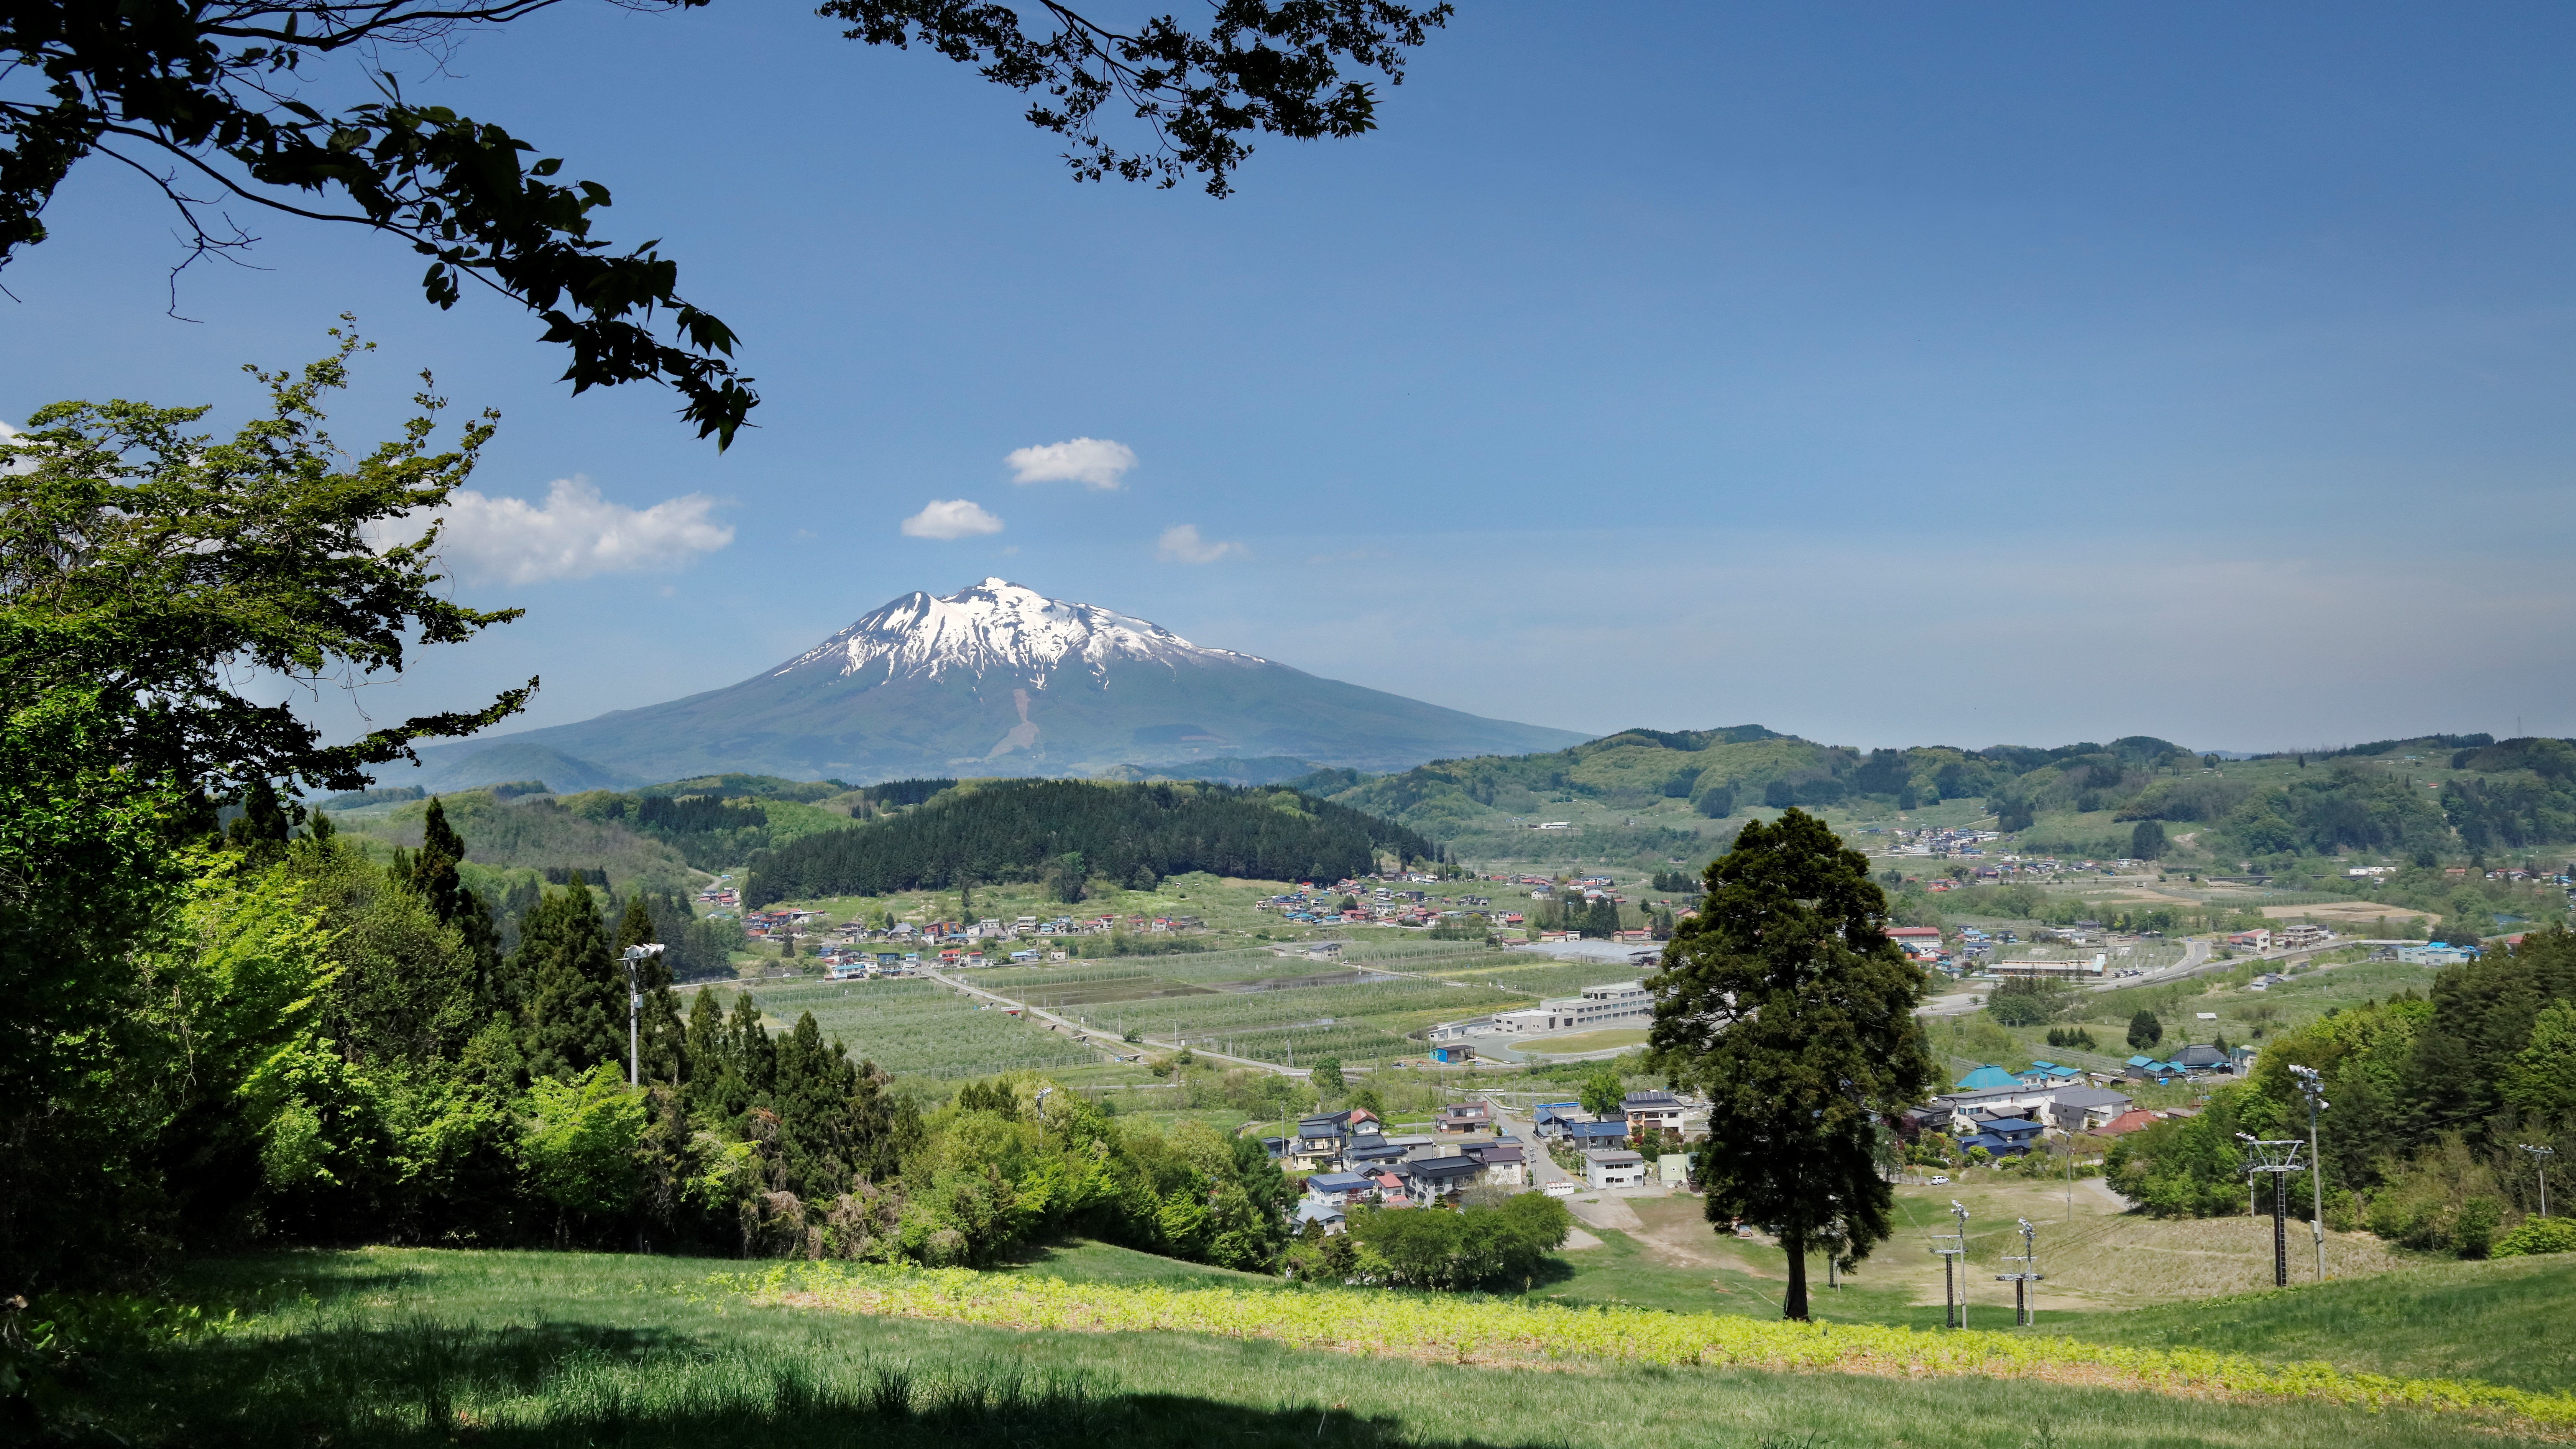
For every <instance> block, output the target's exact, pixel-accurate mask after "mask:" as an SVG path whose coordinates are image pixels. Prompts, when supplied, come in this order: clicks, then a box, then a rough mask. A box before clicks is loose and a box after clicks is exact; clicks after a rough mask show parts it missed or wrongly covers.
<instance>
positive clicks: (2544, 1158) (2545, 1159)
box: [2514, 1142, 2558, 1218]
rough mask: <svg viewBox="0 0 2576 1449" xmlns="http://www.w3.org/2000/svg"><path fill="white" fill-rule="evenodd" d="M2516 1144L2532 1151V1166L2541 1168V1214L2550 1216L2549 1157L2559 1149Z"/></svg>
mask: <svg viewBox="0 0 2576 1449" xmlns="http://www.w3.org/2000/svg"><path fill="white" fill-rule="evenodd" d="M2514 1145H2515V1146H2517V1147H2519V1148H2521V1149H2522V1150H2523V1151H2525V1152H2528V1153H2530V1154H2531V1163H2532V1166H2534V1167H2537V1168H2539V1169H2540V1215H2541V1216H2542V1217H2544V1218H2545V1217H2547V1216H2549V1159H2551V1158H2553V1157H2556V1156H2557V1155H2558V1149H2557V1148H2555V1147H2534V1146H2532V1145H2531V1144H2529V1143H2527V1142H2517V1143H2515V1144H2514Z"/></svg>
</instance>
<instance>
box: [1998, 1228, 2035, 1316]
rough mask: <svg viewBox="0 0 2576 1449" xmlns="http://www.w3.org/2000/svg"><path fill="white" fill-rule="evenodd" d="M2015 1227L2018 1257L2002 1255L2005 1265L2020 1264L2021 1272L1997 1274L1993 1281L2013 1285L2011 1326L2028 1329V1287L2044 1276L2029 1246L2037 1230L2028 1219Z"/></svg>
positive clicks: (2029, 1310) (2029, 1292)
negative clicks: (2018, 1236) (2017, 1228)
mask: <svg viewBox="0 0 2576 1449" xmlns="http://www.w3.org/2000/svg"><path fill="white" fill-rule="evenodd" d="M2017 1226H2018V1227H2020V1229H2021V1252H2020V1253H2019V1254H2018V1255H2016V1254H2012V1253H2006V1254H2005V1255H2004V1261H2005V1262H2007V1263H2019V1264H2021V1271H2020V1272H2018V1273H1997V1274H1996V1275H1995V1281H1996V1282H1998V1283H2010V1284H2011V1285H2013V1326H2014V1327H2015V1328H2028V1327H2029V1326H2030V1324H2031V1317H2032V1315H2031V1307H2030V1294H2031V1290H2030V1285H2031V1284H2033V1283H2036V1282H2038V1281H2039V1280H2040V1278H2041V1277H2042V1276H2044V1275H2042V1274H2041V1273H2040V1271H2039V1251H2038V1250H2037V1249H2036V1248H2033V1247H2032V1246H2031V1236H2032V1234H2034V1233H2037V1232H2038V1231H2039V1230H2038V1229H2037V1228H2034V1227H2032V1226H2031V1225H2030V1219H2028V1218H2023V1219H2021V1221H2020V1222H2019V1223H2018V1224H2017Z"/></svg>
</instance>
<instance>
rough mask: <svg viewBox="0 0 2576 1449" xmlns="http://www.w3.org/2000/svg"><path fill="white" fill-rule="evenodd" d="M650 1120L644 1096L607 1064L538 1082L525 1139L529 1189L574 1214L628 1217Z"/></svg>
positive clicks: (530, 1096) (531, 1090)
mask: <svg viewBox="0 0 2576 1449" xmlns="http://www.w3.org/2000/svg"><path fill="white" fill-rule="evenodd" d="M644 1122H645V1115H644V1094H643V1093H642V1092H640V1091H634V1090H631V1089H629V1088H628V1087H627V1085H626V1079H625V1077H624V1075H623V1074H621V1073H620V1072H618V1070H617V1069H616V1068H614V1067H612V1066H610V1065H609V1064H607V1063H605V1062H602V1063H600V1064H599V1065H598V1066H595V1067H593V1068H591V1069H590V1070H589V1071H587V1072H585V1073H583V1074H582V1075H580V1076H578V1077H576V1078H573V1079H571V1080H569V1081H563V1080H557V1079H555V1078H552V1077H543V1076H541V1077H538V1078H537V1079H536V1080H535V1081H533V1082H531V1083H529V1085H528V1125H527V1129H526V1131H525V1133H524V1134H523V1135H522V1136H521V1137H520V1139H519V1154H520V1158H521V1160H522V1161H523V1162H525V1163H526V1165H527V1173H528V1185H529V1187H530V1188H531V1190H533V1191H534V1192H535V1193H536V1195H537V1196H538V1197H540V1198H542V1199H544V1200H545V1201H546V1202H549V1203H552V1204H553V1205H554V1206H556V1207H557V1208H559V1209H561V1210H562V1211H563V1212H565V1213H567V1214H570V1215H572V1216H575V1217H582V1218H611V1217H618V1216H621V1215H623V1214H624V1213H625V1212H626V1211H627V1209H628V1208H629V1206H630V1205H631V1204H632V1203H633V1201H634V1199H635V1194H636V1189H637V1187H638V1186H639V1185H640V1181H641V1177H640V1172H639V1164H638V1163H637V1161H636V1153H635V1149H636V1146H637V1144H638V1143H639V1142H641V1141H642V1139H643V1136H644Z"/></svg>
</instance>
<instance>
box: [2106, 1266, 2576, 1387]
mask: <svg viewBox="0 0 2576 1449" xmlns="http://www.w3.org/2000/svg"><path fill="white" fill-rule="evenodd" d="M2301 1251H2302V1246H2301V1245H2298V1244H2294V1245H2293V1246H2292V1249H2291V1264H2292V1268H2291V1271H2292V1274H2293V1282H2294V1283H2295V1282H2296V1275H2297V1274H2298V1273H2299V1272H2301V1271H2304V1270H2303V1269H2301V1268H2300V1267H2299V1266H2298V1265H2299V1262H2300V1259H2299V1257H2298V1254H2299V1253H2300V1252H2301ZM2068 1322H2069V1323H2071V1326H2069V1327H2066V1328H2065V1329H2064V1331H2066V1332H2069V1333H2071V1334H2073V1335H2074V1336H2076V1337H2079V1338H2088V1339H2094V1340H2098V1341H2101V1342H2105V1343H2127V1344H2139V1345H2145V1346H2151V1347H2167V1346H2180V1347H2191V1348H2207V1349H2215V1350H2218V1351H2220V1352H2226V1353H2244V1354H2250V1355H2253V1356H2256V1357H2260V1358H2273V1359H2303V1358H2317V1359H2325V1360H2328V1361H2330V1362H2333V1363H2336V1364H2339V1365H2342V1366H2344V1367H2347V1368H2364V1369H2372V1370H2376V1371H2378V1372H2381V1373H2389V1374H2404V1375H2414V1376H2418V1377H2429V1378H2476V1379H2485V1380H2487V1381H2489V1382H2492V1383H2500V1384H2512V1385H2514V1386H2516V1387H2518V1388H2527V1389H2552V1390H2567V1389H2571V1388H2576V1261H2570V1260H2569V1259H2568V1258H2567V1257H2565V1256H2551V1257H2545V1258H2519V1259H2505V1260H2503V1261H2501V1262H2494V1263H2431V1264H2426V1265H2424V1266H2422V1267H2419V1268H2413V1269H2410V1270H2407V1271H2404V1272H2397V1273H2384V1274H2381V1275H2379V1276H2377V1277H2373V1278H2364V1279H2357V1280H2353V1281H2348V1282H2333V1283H2325V1284H2321V1285H2312V1286H2308V1287H2303V1288H2302V1287H2294V1288H2292V1289H2291V1290H2290V1291H2287V1292H2271V1293H2260V1294H2249V1295H2246V1296H2243V1297H2235V1298H2224V1299H2219V1300H2216V1301H2203V1302H2198V1303H2175V1304H2167V1305H2164V1306H2162V1307H2156V1308H2142V1309H2139V1310H2136V1311H2135V1312H2130V1313H2118V1314H2091V1315H2085V1316H2082V1317H2079V1318H2075V1319H2072V1320H2069V1321H2068Z"/></svg>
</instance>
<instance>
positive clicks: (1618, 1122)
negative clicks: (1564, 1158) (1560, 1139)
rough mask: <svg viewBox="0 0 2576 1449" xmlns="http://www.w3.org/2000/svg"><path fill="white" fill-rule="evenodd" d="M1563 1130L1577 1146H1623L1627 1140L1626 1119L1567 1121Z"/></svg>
mask: <svg viewBox="0 0 2576 1449" xmlns="http://www.w3.org/2000/svg"><path fill="white" fill-rule="evenodd" d="M1565 1131H1566V1135H1567V1136H1568V1137H1569V1138H1571V1139H1573V1142H1574V1145H1575V1146H1576V1147H1578V1148H1591V1147H1624V1146H1626V1145H1627V1142H1628V1119H1627V1118H1625V1117H1613V1118H1611V1119H1610V1120H1609V1121H1607V1122H1568V1123H1566V1124H1565Z"/></svg>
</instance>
